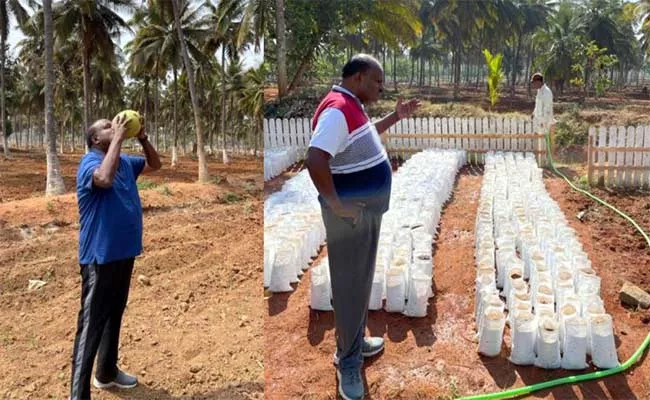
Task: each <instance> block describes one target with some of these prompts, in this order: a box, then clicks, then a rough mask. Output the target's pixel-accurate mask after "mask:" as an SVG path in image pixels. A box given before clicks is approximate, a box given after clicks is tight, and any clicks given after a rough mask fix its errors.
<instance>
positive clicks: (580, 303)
mask: <svg viewBox="0 0 650 400" xmlns="http://www.w3.org/2000/svg"><path fill="white" fill-rule="evenodd" d="M476 260H477V280H476V299H477V303H476V307H475V313H476V315H475V316H476V320H477V329H478V332H479V333H478V334H479V351H480V352H481V353H483V354H486V355H490V356H496V355H498V354H499V353H500V351H501V342H502V337H503V329H504V326H505V324H506V323H509V324H510V326H511V333H512V339H513V340H512V349H511V356H510V360H511V361H512V362H513V363H516V364H522V365H529V364H535V365H537V366H539V367H542V368H560V367H562V368H566V369H582V368H586V367H587V364H586V356H587V355H591V357H592V361H593V363H594V365H596V366H597V367H599V368H611V367H613V366H616V365H618V359H617V356H616V349H615V344H614V336H613V327H612V324H611V317H610V316H608V315H607V314H605V310H604V307H603V302H602V299H601V298H600V278H599V277H598V276H597V275H596V273H595V271H594V270H593V269H592V268H591V262H590V261H589V259H588V257H587V255H586V253H585V252H584V251H583V250H582V245H581V243H580V241H579V240H578V239H577V237H576V235H575V232H574V231H573V230H572V229H571V228H570V227H569V226H568V224H567V222H566V219H565V216H564V215H563V213H562V211H561V210H560V208H559V207H558V205H557V204H556V203H555V202H554V201H553V200H552V199H551V198H550V196H549V195H548V193H547V192H546V189H545V187H544V183H543V179H542V174H541V170H540V169H539V168H538V167H537V165H536V163H535V159H534V157H533V156H532V155H526V156H525V157H524V155H523V154H512V153H506V154H500V153H497V154H488V155H487V156H486V165H485V175H484V181H483V186H482V189H481V198H480V201H479V211H478V214H477V219H476ZM495 267H496V268H495ZM499 289H502V291H499ZM499 295H501V296H502V297H504V298H505V303H502V302H501V301H500V299H499ZM506 309H507V310H508V318H506V317H505V314H504V310H506ZM582 344H584V350H582ZM556 350H557V351H556ZM556 353H557V354H556ZM560 354H562V358H561V359H560Z"/></svg>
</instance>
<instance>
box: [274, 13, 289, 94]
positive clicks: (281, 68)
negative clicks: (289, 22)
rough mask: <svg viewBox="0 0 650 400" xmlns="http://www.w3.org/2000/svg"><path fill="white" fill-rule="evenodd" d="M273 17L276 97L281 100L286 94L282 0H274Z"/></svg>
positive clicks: (284, 32)
mask: <svg viewBox="0 0 650 400" xmlns="http://www.w3.org/2000/svg"><path fill="white" fill-rule="evenodd" d="M275 19H276V24H275V34H276V37H277V53H278V97H279V98H280V100H282V98H283V97H284V96H285V95H286V94H287V43H286V36H285V35H286V28H285V24H284V0H275Z"/></svg>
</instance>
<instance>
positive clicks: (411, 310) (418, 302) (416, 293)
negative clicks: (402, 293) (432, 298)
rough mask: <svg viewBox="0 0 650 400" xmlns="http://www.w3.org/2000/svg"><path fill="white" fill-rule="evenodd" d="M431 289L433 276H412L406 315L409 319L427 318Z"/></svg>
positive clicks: (417, 274)
mask: <svg viewBox="0 0 650 400" xmlns="http://www.w3.org/2000/svg"><path fill="white" fill-rule="evenodd" d="M430 288H431V276H427V275H424V274H421V273H416V274H413V275H411V281H410V284H409V290H408V294H407V299H406V307H405V308H404V314H405V315H408V316H409V317H426V315H427V305H428V302H429V291H430Z"/></svg>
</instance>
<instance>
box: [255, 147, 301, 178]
mask: <svg viewBox="0 0 650 400" xmlns="http://www.w3.org/2000/svg"><path fill="white" fill-rule="evenodd" d="M303 155H304V151H302V150H299V149H296V148H293V147H287V148H279V149H264V182H266V181H268V180H269V179H272V178H275V177H276V176H278V175H280V174H281V173H282V172H283V171H284V170H285V169H287V168H289V167H290V166H291V165H293V164H295V163H296V162H298V161H300V160H301V159H302V157H303Z"/></svg>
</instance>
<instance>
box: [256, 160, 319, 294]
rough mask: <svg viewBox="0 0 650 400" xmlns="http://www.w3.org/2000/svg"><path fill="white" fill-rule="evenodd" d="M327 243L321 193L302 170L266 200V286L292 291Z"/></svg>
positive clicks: (272, 289) (273, 289) (280, 290)
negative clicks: (321, 207)
mask: <svg viewBox="0 0 650 400" xmlns="http://www.w3.org/2000/svg"><path fill="white" fill-rule="evenodd" d="M324 241H325V226H324V225H323V219H322V217H321V212H320V205H319V204H318V192H317V191H316V187H314V184H313V183H312V181H311V178H310V177H309V172H308V171H307V170H303V171H301V172H300V173H298V174H297V175H296V176H295V177H293V178H291V179H289V180H288V181H287V182H285V184H284V186H283V187H282V190H281V191H279V192H276V193H273V194H272V195H270V196H269V197H268V198H267V199H266V200H265V201H264V287H267V288H269V290H270V291H271V292H289V291H292V290H293V288H292V287H291V284H292V283H296V282H298V280H299V279H298V278H299V277H300V276H302V275H303V271H304V270H306V269H307V268H308V267H309V264H308V263H309V262H310V261H311V258H312V257H315V256H316V255H317V254H318V250H319V249H320V246H321V244H322V243H323V242H324Z"/></svg>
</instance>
